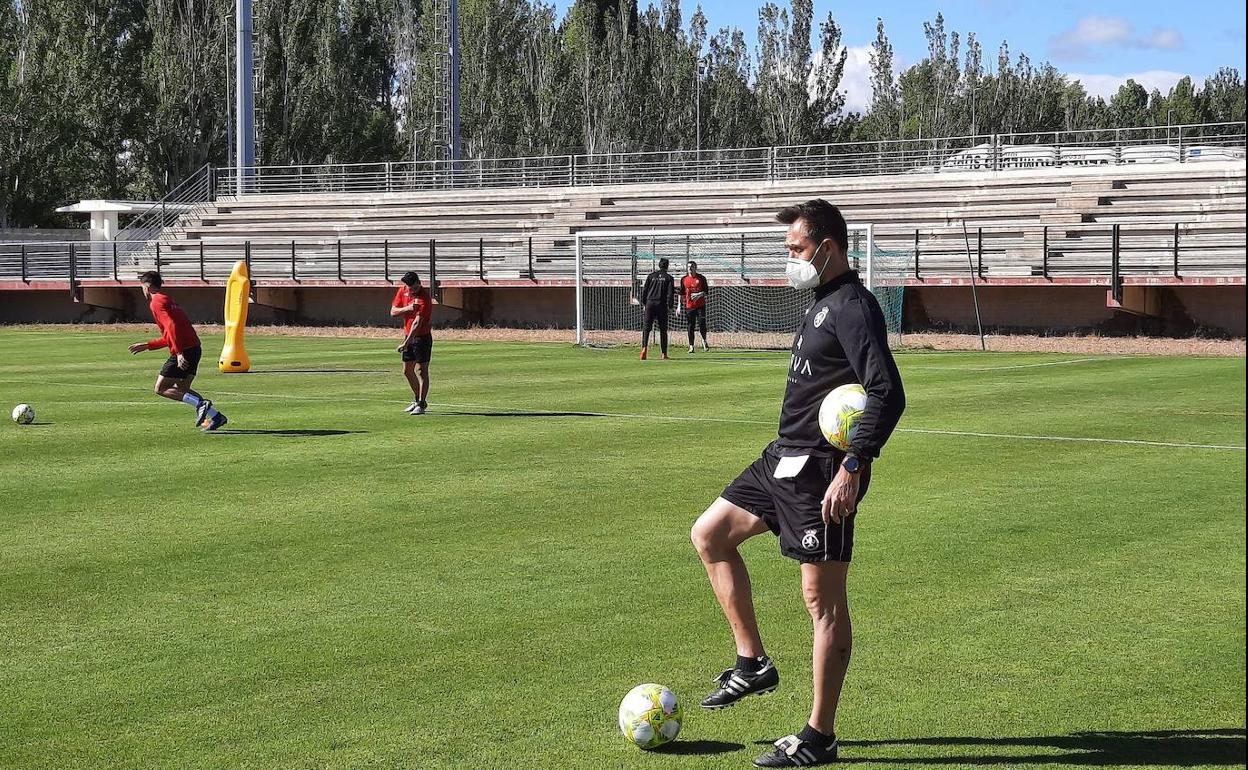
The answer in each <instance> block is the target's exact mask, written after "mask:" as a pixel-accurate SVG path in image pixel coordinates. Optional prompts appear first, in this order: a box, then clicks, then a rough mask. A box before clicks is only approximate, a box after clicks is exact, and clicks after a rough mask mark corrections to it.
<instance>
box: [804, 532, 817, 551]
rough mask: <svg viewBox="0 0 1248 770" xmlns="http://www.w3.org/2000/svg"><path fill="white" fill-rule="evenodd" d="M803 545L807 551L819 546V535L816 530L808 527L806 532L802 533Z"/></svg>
mask: <svg viewBox="0 0 1248 770" xmlns="http://www.w3.org/2000/svg"><path fill="white" fill-rule="evenodd" d="M802 547H803V548H805V549H806V550H807V551H813V550H815V549H816V548H818V547H819V535H817V534H815V530H813V529H808V530H806V534H804V535H802Z"/></svg>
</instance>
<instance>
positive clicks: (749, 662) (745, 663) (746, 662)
mask: <svg viewBox="0 0 1248 770" xmlns="http://www.w3.org/2000/svg"><path fill="white" fill-rule="evenodd" d="M765 660H767V656H766V655H760V656H758V657H757V658H750V657H746V656H745V655H738V656H737V665H736V669H737V670H738V671H744V672H745V673H747V674H756V673H758V671H759V669H761V668H762V667H763V661H765Z"/></svg>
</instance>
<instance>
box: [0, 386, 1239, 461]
mask: <svg viewBox="0 0 1248 770" xmlns="http://www.w3.org/2000/svg"><path fill="white" fill-rule="evenodd" d="M31 382H32V381H29V380H26V381H13V380H0V384H5V385H23V384H30V383H31ZM37 384H41V385H52V386H61V387H73V388H90V389H97V390H126V391H136V390H137V388H134V387H131V386H128V385H103V384H98V383H67V382H39V383H37ZM222 393H223V395H225V396H226V397H227V398H228V397H230V396H243V397H246V398H248V399H251V398H256V399H266V398H268V399H278V400H292V401H313V402H316V401H320V402H326V401H334V402H342V401H350V402H362V403H383V404H402V403H407V399H389V398H368V397H358V396H297V395H292V394H276V393H251V392H246V391H223V392H222ZM153 398H157V397H156V396H154V395H153ZM222 403H223V405H224V403H227V402H222ZM430 403H431V404H432V405H433V406H435V407H446V408H451V409H494V410H498V411H508V412H529V413H533V414H539V415H540V414H541V413H543V412H546V411H567V412H580V413H583V414H586V415H592V416H594V417H610V418H615V419H624V420H658V421H663V422H710V423H726V424H732V425H768V426H771V425H775V424H776V422H775V420H746V419H741V418H733V417H687V416H680V415H670V414H645V413H634V412H599V411H594V410H589V409H577V408H575V407H567V408H550V409H534V408H532V407H522V406H510V405H507V404H466V403H460V404H457V403H449V402H445V401H433V402H430ZM430 416H437V412H436V411H435V412H432V413H431V414H430ZM442 416H445V417H461V416H462V417H469V416H473V415H442ZM897 432H898V433H913V434H920V435H938V436H963V437H968V438H990V439H1007V440H1013V441H1057V442H1069V443H1090V444H1117V445H1121V446H1149V447H1168V448H1173V449H1214V450H1223V451H1233V452H1243V451H1245V447H1244V446H1236V445H1231V444H1189V443H1182V442H1172V441H1146V440H1142V439H1129V438H1098V437H1091V436H1034V435H1029V434H1022V433H986V432H981V431H965V430H938V429H931V428H898V429H897Z"/></svg>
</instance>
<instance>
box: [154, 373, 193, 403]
mask: <svg viewBox="0 0 1248 770" xmlns="http://www.w3.org/2000/svg"><path fill="white" fill-rule="evenodd" d="M194 379H195V375H191V376H190V377H183V378H177V377H164V376H159V377H157V378H156V388H155V390H156V395H158V396H161V397H162V398H167V399H169V400H170V401H182V400H183V398H182V397H183V396H185V395H186V394H187V393H189V394H191V395H192V396H194V397H195V398H197V399H200V400H203V398H204V397H203V396H201V395H199V394H198V393H196V392H195V391H193V390H191V381H192V380H194Z"/></svg>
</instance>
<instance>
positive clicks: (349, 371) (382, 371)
mask: <svg viewBox="0 0 1248 770" xmlns="http://www.w3.org/2000/svg"><path fill="white" fill-rule="evenodd" d="M392 373H393V372H392V370H390V369H261V370H260V371H255V372H230V374H392Z"/></svg>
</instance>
